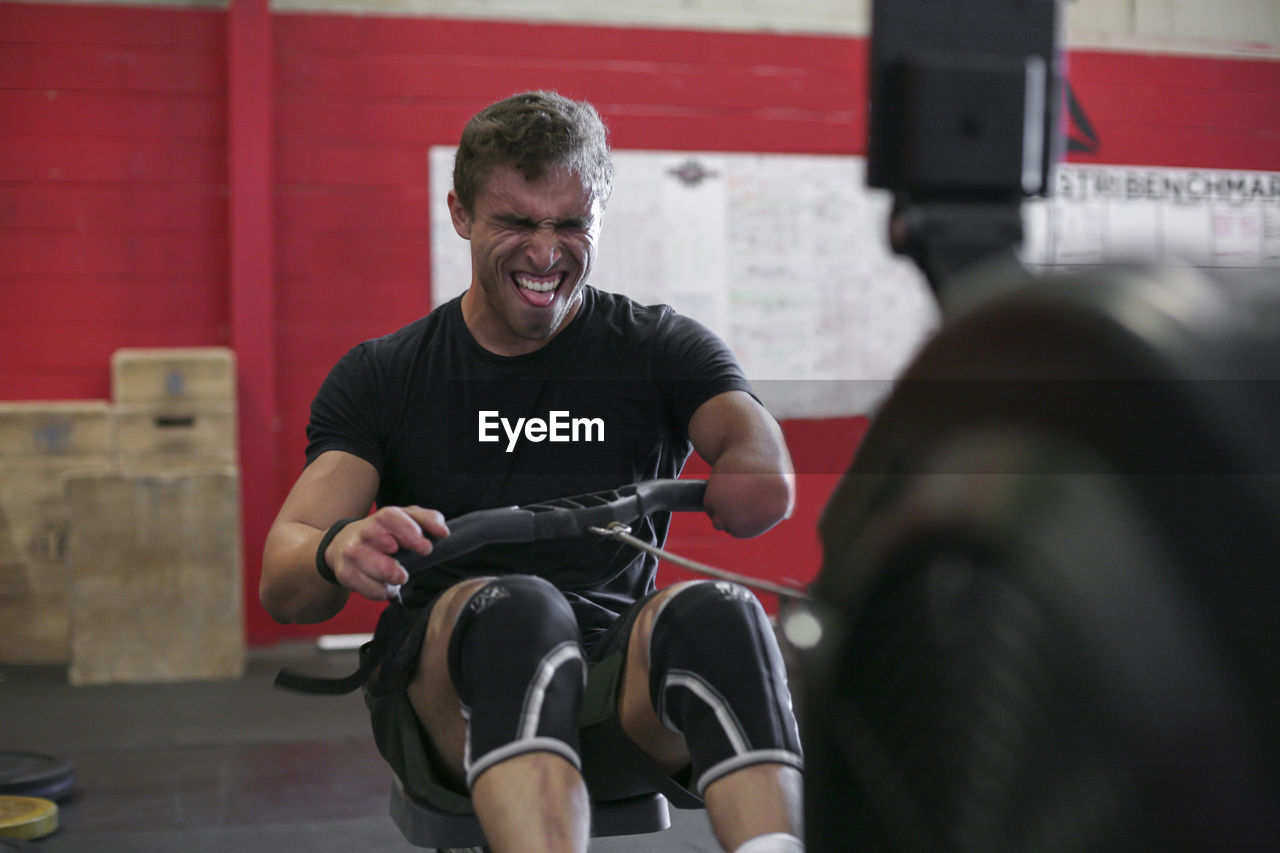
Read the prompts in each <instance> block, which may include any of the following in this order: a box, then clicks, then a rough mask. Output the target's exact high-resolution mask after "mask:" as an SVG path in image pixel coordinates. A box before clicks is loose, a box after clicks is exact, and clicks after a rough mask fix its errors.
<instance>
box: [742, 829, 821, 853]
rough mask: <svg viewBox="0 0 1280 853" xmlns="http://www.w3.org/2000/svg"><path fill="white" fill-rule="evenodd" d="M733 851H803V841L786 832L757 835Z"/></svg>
mask: <svg viewBox="0 0 1280 853" xmlns="http://www.w3.org/2000/svg"><path fill="white" fill-rule="evenodd" d="M733 853H804V842H803V841H801V840H800V839H799V838H796V837H795V836H794V835H792V834H790V833H788V832H771V833H769V834H768V835H757V836H756V837H755V838H752V839H751V840H750V841H748V842H747V843H745V844H743V845H742V846H741V847H739V848H738V849H737V850H735V851H733Z"/></svg>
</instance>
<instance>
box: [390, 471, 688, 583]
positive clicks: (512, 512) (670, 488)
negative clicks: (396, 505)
mask: <svg viewBox="0 0 1280 853" xmlns="http://www.w3.org/2000/svg"><path fill="white" fill-rule="evenodd" d="M706 489H707V484H706V481H704V480H646V481H644V482H642V483H636V484H634V485H630V486H623V487H621V488H619V489H606V490H605V491H602V492H592V493H591V494H587V495H575V496H574V497H569V498H559V499H557V500H552V501H546V502H544V503H535V504H526V505H525V506H508V507H497V508H494V509H481V510H476V511H475V512H469V513H466V514H465V515H460V516H458V517H457V518H453V519H450V520H449V521H448V525H449V535H448V536H446V537H445V538H443V539H441V540H440V541H438V542H436V543H435V545H434V547H433V548H432V549H431V553H430V554H427V555H426V556H423V555H421V554H416V553H414V552H413V551H401V552H399V553H398V554H396V559H397V560H398V561H399V562H400V564H401V565H402V566H404V567H405V569H406V570H407V571H408V572H409V574H410V575H413V574H416V573H417V572H420V571H423V570H424V569H428V568H430V567H431V566H435V565H439V564H440V563H443V562H445V561H447V560H452V559H454V558H455V557H460V556H462V555H463V554H466V553H468V552H470V551H474V550H475V549H476V548H479V547H480V546H481V545H494V544H499V543H518V542H539V541H544V540H550V539H573V538H577V537H581V536H585V535H586V534H587V533H588V532H589V528H592V527H606V526H608V525H609V524H611V523H613V522H619V523H621V524H630V523H632V522H633V521H636V520H637V519H639V518H642V517H644V516H646V515H649V514H650V513H654V512H695V511H698V510H701V509H702V500H703V496H704V494H705V492H706Z"/></svg>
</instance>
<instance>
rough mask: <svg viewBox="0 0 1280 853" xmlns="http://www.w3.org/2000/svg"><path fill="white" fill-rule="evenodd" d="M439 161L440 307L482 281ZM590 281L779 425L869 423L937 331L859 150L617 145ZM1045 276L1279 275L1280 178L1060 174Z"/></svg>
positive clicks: (1045, 208)
mask: <svg viewBox="0 0 1280 853" xmlns="http://www.w3.org/2000/svg"><path fill="white" fill-rule="evenodd" d="M453 153H454V149H453V148H452V147H437V148H433V149H432V150H431V161H430V162H431V183H430V198H431V238H432V243H431V248H432V266H431V279H432V297H433V302H434V304H440V302H442V301H445V300H447V299H450V298H452V297H453V296H456V295H457V294H459V293H461V292H462V291H463V290H465V289H466V286H467V283H468V281H469V280H470V262H469V256H468V252H467V243H466V242H465V241H463V240H461V239H459V238H458V236H457V234H455V233H454V231H453V227H452V225H451V223H450V220H449V214H448V209H447V206H446V204H445V196H446V194H447V193H448V190H449V187H450V185H451V179H450V173H451V171H452V168H453ZM614 161H615V166H616V177H615V182H614V191H613V197H612V199H611V200H610V202H609V205H608V208H607V210H606V212H605V217H604V222H603V229H602V232H601V238H600V245H599V248H600V252H599V259H598V261H597V264H596V268H595V271H594V273H593V275H592V283H593V284H594V285H596V286H597V287H600V288H602V289H605V290H611V291H615V292H619V293H625V294H627V295H628V296H630V297H632V298H633V299H636V300H637V301H639V302H642V303H646V304H653V303H666V304H668V305H671V306H673V307H674V308H676V309H677V310H679V311H680V312H682V313H684V314H687V315H689V316H691V317H694V318H696V319H698V320H699V321H701V322H702V323H704V324H705V325H707V326H708V327H710V328H711V329H713V330H714V331H715V332H716V333H718V334H719V335H720V336H721V337H722V338H724V340H725V341H726V342H727V343H728V344H729V345H730V346H731V347H732V348H733V350H734V351H735V352H736V353H737V355H738V357H739V359H740V360H741V361H742V365H743V368H744V369H745V370H746V371H747V374H748V376H750V377H751V379H752V382H753V383H754V385H755V387H756V390H757V393H759V395H760V396H761V398H762V399H763V400H764V402H765V403H766V405H768V406H769V408H770V410H771V411H772V412H773V413H774V415H775V416H777V417H780V418H795V417H831V416H838V415H849V414H866V413H869V412H871V411H873V410H874V408H875V407H876V405H877V404H878V403H879V401H880V400H881V399H883V397H884V395H885V394H886V393H887V392H888V390H889V388H890V386H891V383H892V380H893V378H894V377H896V376H897V375H898V374H899V373H900V372H901V370H902V369H903V368H904V367H905V366H906V364H907V362H908V361H909V360H910V358H911V356H912V354H913V353H914V352H915V351H916V350H917V349H918V347H919V346H920V345H921V344H922V343H923V342H924V341H925V340H926V339H927V337H928V336H929V334H930V333H931V332H932V331H933V330H934V329H935V328H936V326H937V323H938V315H937V310H936V308H935V305H934V302H933V299H932V297H931V295H930V294H929V290H928V287H927V285H926V284H925V282H924V279H923V277H922V276H921V275H920V274H919V272H918V271H917V270H916V268H915V267H914V266H913V265H912V264H911V263H910V262H909V261H907V260H905V259H903V258H900V257H897V256H895V255H893V254H892V253H891V252H890V250H889V248H888V244H887V237H886V229H887V219H888V211H889V197H888V195H887V194H886V193H883V192H880V191H877V190H870V189H868V188H867V187H866V186H865V180H864V166H865V161H864V160H863V159H862V158H858V157H836V156H813V155H791V154H725V153H691V152H660V151H615V152H614ZM1024 223H1025V227H1026V232H1027V233H1026V240H1025V242H1024V246H1023V251H1022V257H1023V259H1024V261H1026V262H1027V263H1028V264H1029V265H1031V266H1034V267H1045V266H1080V265H1094V264H1099V263H1104V262H1108V261H1115V260H1133V259H1165V260H1172V261H1174V262H1177V263H1191V264H1196V265H1200V266H1206V267H1214V266H1217V267H1229V266H1230V267H1238V266H1258V265H1280V174H1275V173H1258V172H1226V171H1213V170H1175V169H1148V168H1133V167H1098V166H1088V167H1082V166H1071V165H1067V166H1063V167H1061V168H1060V169H1059V173H1058V177H1057V195H1056V196H1055V197H1054V198H1053V199H1050V200H1037V201H1034V202H1030V203H1028V204H1027V205H1025V206H1024Z"/></svg>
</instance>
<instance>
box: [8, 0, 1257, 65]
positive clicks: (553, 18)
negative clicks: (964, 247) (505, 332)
mask: <svg viewBox="0 0 1280 853" xmlns="http://www.w3.org/2000/svg"><path fill="white" fill-rule="evenodd" d="M0 2H12V0H0ZM54 2H90V3H117V4H122V5H125V4H136V5H167V6H200V7H209V6H212V7H221V6H225V5H226V3H227V2H230V0H54ZM888 2H891V0H888ZM1064 2H1065V3H1066V39H1067V44H1068V45H1070V46H1073V47H1089V48H1102V49H1116V50H1150V51H1154V52H1160V53H1210V54H1224V55H1239V56H1259V57H1271V58H1280V0H1064ZM871 3H872V0H272V2H271V6H272V8H273V9H276V10H279V11H333V12H346V13H356V14H380V15H406V16H417V15H421V16H439V17H451V18H481V19H498V20H520V21H549V22H559V23H583V24H604V25H613V24H616V25H628V24H631V25H639V26H651V27H676V28H682V29H716V30H747V31H763V32H783V33H814V34H830V35H866V33H867V31H868V29H869V25H870V19H871V11H870V10H871Z"/></svg>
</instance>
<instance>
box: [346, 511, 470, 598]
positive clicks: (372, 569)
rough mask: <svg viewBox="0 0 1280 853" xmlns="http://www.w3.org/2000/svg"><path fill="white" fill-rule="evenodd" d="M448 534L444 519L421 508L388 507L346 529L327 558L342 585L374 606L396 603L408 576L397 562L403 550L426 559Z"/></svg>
mask: <svg viewBox="0 0 1280 853" xmlns="http://www.w3.org/2000/svg"><path fill="white" fill-rule="evenodd" d="M448 535H449V528H448V526H447V525H446V524H445V521H444V516H443V515H441V514H440V512H439V511H437V510H434V509H425V508H423V507H420V506H407V507H398V506H391V507H383V508H382V509H380V510H378V511H377V512H375V513H373V514H372V515H370V516H367V517H366V518H362V519H360V520H359V521H354V522H352V523H350V524H348V525H347V526H346V527H344V528H342V530H341V531H339V532H338V535H337V536H335V537H334V538H333V541H332V542H330V543H329V546H328V547H327V548H325V552H324V558H325V562H327V563H328V564H329V567H330V568H331V569H333V574H334V577H336V578H337V579H338V583H340V584H341V585H342V586H344V587H346V588H347V589H349V590H351V591H352V592H354V593H356V594H357V595H361V596H363V597H365V598H367V599H370V600H371V601H386V600H387V599H389V598H395V597H396V595H397V594H398V593H399V591H400V586H401V584H403V583H404V582H405V581H407V580H409V573H408V572H407V571H405V568H404V566H402V565H400V563H399V562H398V561H397V560H396V559H395V554H396V553H397V552H399V551H402V550H408V551H413V552H414V553H417V554H421V555H423V556H425V555H427V554H430V553H431V547H432V543H433V542H434V541H436V540H438V539H443V538H444V537H446V536H448Z"/></svg>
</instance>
